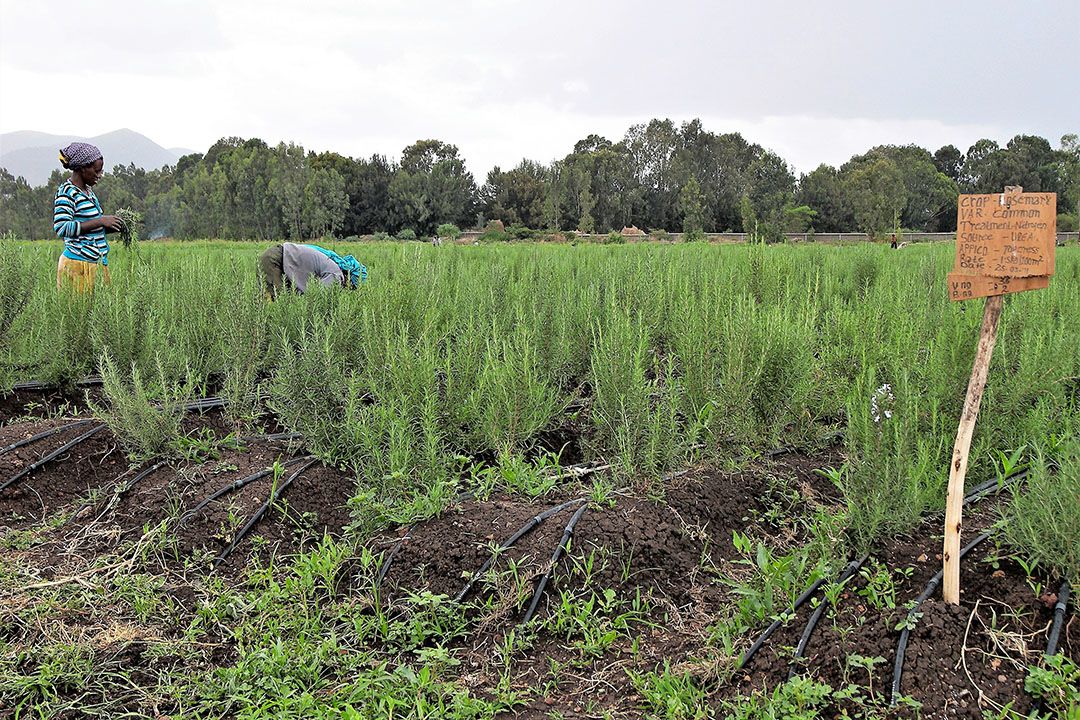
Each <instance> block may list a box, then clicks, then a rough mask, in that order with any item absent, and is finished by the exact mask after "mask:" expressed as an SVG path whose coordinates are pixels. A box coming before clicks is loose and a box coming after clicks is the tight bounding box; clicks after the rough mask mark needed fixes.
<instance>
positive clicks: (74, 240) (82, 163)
mask: <svg viewBox="0 0 1080 720" xmlns="http://www.w3.org/2000/svg"><path fill="white" fill-rule="evenodd" d="M60 163H61V164H62V165H63V166H64V167H65V168H66V169H68V170H71V177H69V178H68V179H67V180H65V181H64V184H63V185H61V186H60V187H59V188H58V189H57V191H56V200H55V201H54V202H53V230H54V231H55V232H56V235H57V237H59V238H61V239H63V241H64V252H63V254H61V255H60V260H59V262H58V263H57V265H56V287H57V288H59V287H61V286H62V285H63V283H64V281H65V280H67V281H70V282H71V284H72V286H73V287H74V288H75V290H76V291H77V292H86V291H88V290H93V289H94V277H95V275H96V274H97V269H98V265H100V266H101V273H102V279H103V280H104V281H105V282H106V283H107V282H109V243H108V241H107V240H106V239H105V233H109V232H117V231H119V230H120V229H121V228H122V227H123V223H122V222H121V221H120V218H118V217H116V216H115V215H106V214H105V213H103V212H102V210H101V203H100V202H98V199H97V195H95V194H94V191H93V190H92V189H91V188H93V186H94V185H96V184H97V182H98V180H100V179H101V176H102V175H103V174H104V173H103V169H104V165H105V161H104V159H103V158H102V157H101V151H100V150H98V149H97V148H96V147H94V146H93V145H91V144H89V143H82V142H75V143H71V144H70V145H68V146H67V147H66V148H64V149H63V150H61V151H60Z"/></svg>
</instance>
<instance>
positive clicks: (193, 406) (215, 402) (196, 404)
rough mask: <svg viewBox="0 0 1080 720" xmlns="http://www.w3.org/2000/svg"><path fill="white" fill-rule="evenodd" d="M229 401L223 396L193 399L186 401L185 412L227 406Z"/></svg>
mask: <svg viewBox="0 0 1080 720" xmlns="http://www.w3.org/2000/svg"><path fill="white" fill-rule="evenodd" d="M227 404H228V401H227V400H226V399H225V398H223V397H208V398H199V399H198V400H192V401H190V402H186V403H184V412H192V411H193V410H199V411H202V410H213V409H215V408H219V407H225V405H227Z"/></svg>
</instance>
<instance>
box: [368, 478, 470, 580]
mask: <svg viewBox="0 0 1080 720" xmlns="http://www.w3.org/2000/svg"><path fill="white" fill-rule="evenodd" d="M472 496H473V491H472V490H466V491H464V492H460V493H458V494H457V495H456V496H455V497H454V502H455V503H459V502H462V501H464V500H468V499H469V498H471V497H472ZM414 527H416V525H415V524H414V525H409V526H408V527H406V528H405V534H404V535H402V536H401V537H400V538H398V541H397V542H396V543H394V547H392V548H390V552H389V553H387V555H386V559H384V560H383V561H382V565H380V566H379V574H378V575H377V576H376V577H375V589H376V590H378V589H379V588H380V587H382V583H383V580H385V579H386V575H387V573H389V572H390V566H391V565H393V563H394V558H395V557H397V554H398V551H400V550H401V546H402V545H405V544H407V543H408V542H409V540H410V539H411V538H412V531H413V528H414Z"/></svg>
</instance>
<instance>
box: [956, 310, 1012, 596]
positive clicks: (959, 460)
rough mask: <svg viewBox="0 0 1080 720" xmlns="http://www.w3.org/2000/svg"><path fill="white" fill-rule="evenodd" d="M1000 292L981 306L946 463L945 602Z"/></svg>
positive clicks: (958, 533)
mask: <svg viewBox="0 0 1080 720" xmlns="http://www.w3.org/2000/svg"><path fill="white" fill-rule="evenodd" d="M1001 303H1002V296H1001V295H991V296H990V297H988V298H986V305H985V306H984V307H983V320H982V329H981V330H980V331H979V347H978V349H977V350H976V351H975V365H974V366H973V367H972V368H971V380H970V381H969V382H968V389H967V397H966V398H965V399H964V411H963V413H962V414H961V415H960V425H959V427H957V429H956V444H955V445H954V446H953V454H952V463H951V464H950V465H949V499H948V503H947V505H946V506H945V547H944V550H943V551H942V554H941V556H942V559H943V560H944V568H943V570H942V573H943V576H944V577H943V580H944V584H943V585H942V595H943V597H944V600H945V602H947V603H950V604H952V605H959V604H960V527H961V524H962V517H961V516H962V514H963V510H964V476H965V475H966V474H967V464H968V451H969V450H971V436H972V434H973V433H974V432H975V418H977V417H978V416H979V405H980V403H982V396H983V390H985V389H986V375H987V373H989V371H990V357H991V356H992V355H993V354H994V343H995V342H997V326H998V319H999V318H1000V317H1001Z"/></svg>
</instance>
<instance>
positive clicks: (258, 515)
mask: <svg viewBox="0 0 1080 720" xmlns="http://www.w3.org/2000/svg"><path fill="white" fill-rule="evenodd" d="M317 462H318V459H317V458H314V457H313V458H310V459H309V460H308V461H307V462H305V463H304V464H303V465H301V466H300V467H299V468H297V469H296V471H295V472H293V474H292V475H290V476H289V477H288V478H286V480H285V482H283V483H281V486H280V487H278V488H277V489H276V490H275V491H274V493H273V494H272V495H271V496H270V498H269V499H268V500H267V501H266V502H265V503H263V504H262V505H261V506H260V507H259V509H258V510H256V511H255V512H254V513H253V514H252V515H251V517H249V518H248V520H247V522H246V523H244V526H243V527H241V528H240V529H239V530H238V531H237V532H236V535H235V536H233V539H232V542H230V543H229V545H228V546H227V547H226V548H225V549H224V550H222V551H221V552H220V553H219V554H218V556H217V557H216V558H214V559H213V560H212V561H211V562H210V566H211V567H213V566H215V565H217V564H218V563H220V562H222V561H223V560H224V559H225V558H227V557H229V555H232V553H233V550H235V549H236V547H237V545H239V544H240V541H241V540H243V539H244V536H246V535H247V534H248V533H249V532H251V529H252V528H253V527H255V523H257V522H259V520H262V518H263V515H265V514H266V513H267V511H268V510H270V507H271V506H272V505H273V504H274V503H276V502H277V501H278V500H280V499H281V496H282V495H284V494H285V491H286V490H287V489H288V488H289V486H290V485H292V483H293V481H294V480H296V478H298V477H300V474H301V473H302V472H304V471H305V470H307V469H308V468H309V467H311V466H312V465H314V464H315V463H317Z"/></svg>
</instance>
